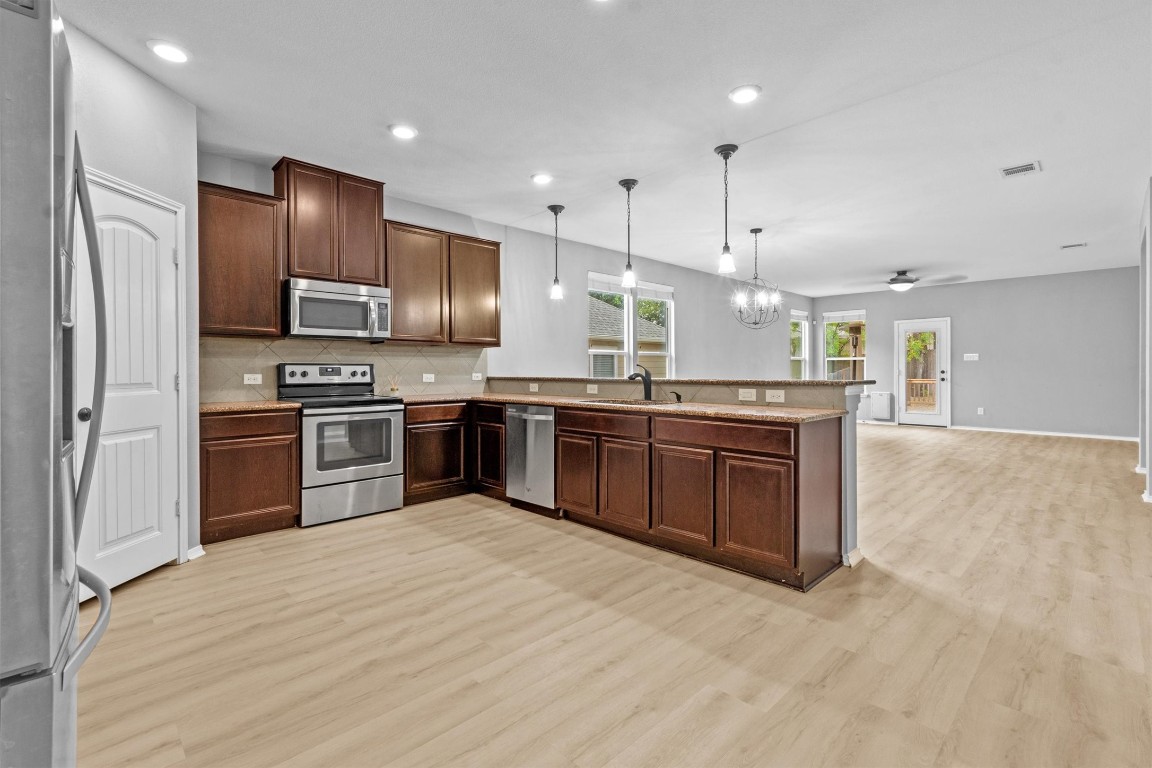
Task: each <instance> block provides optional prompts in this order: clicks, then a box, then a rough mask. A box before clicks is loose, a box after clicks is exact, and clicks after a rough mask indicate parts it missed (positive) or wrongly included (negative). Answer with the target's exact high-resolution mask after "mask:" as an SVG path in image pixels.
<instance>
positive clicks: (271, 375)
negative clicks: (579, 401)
mask: <svg viewBox="0 0 1152 768" xmlns="http://www.w3.org/2000/svg"><path fill="white" fill-rule="evenodd" d="M277 363H329V364H332V363H373V364H374V365H375V368H376V392H377V393H379V394H388V393H389V391H390V387H389V377H395V378H396V379H397V380H398V381H399V384H400V391H399V392H397V393H396V394H399V395H402V396H403V395H439V394H477V393H480V392H483V391H484V381H483V378H486V377H487V371H488V359H487V354H486V353H485V350H483V349H477V348H474V347H457V346H447V345H444V346H408V345H402V344H388V343H384V344H370V343H368V342H364V341H350V340H343V339H335V340H334V339H316V340H313V339H299V338H291V339H289V338H285V339H273V340H271V341H268V340H264V339H245V338H224V337H203V338H201V339H200V402H202V403H223V402H243V401H249V400H275V399H276V364H277ZM246 373H258V374H260V375H261V376H262V377H263V381H262V382H261V383H260V384H245V383H244V374H246ZM426 373H432V374H435V375H436V381H435V383H431V384H425V383H424V381H423V375H424V374H426ZM473 373H479V374H481V375H482V377H483V378H482V380H481V381H473V380H472V374H473Z"/></svg>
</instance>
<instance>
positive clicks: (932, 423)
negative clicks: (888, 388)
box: [896, 317, 952, 427]
mask: <svg viewBox="0 0 1152 768" xmlns="http://www.w3.org/2000/svg"><path fill="white" fill-rule="evenodd" d="M951 326H952V322H951V318H947V317H939V318H932V319H930V320H898V321H896V408H897V410H896V421H897V422H898V423H900V424H921V425H923V426H929V427H949V426H952V398H951V396H950V394H951V384H950V382H951V378H952V377H951V375H950V372H951V346H952V345H951V338H950V336H951Z"/></svg>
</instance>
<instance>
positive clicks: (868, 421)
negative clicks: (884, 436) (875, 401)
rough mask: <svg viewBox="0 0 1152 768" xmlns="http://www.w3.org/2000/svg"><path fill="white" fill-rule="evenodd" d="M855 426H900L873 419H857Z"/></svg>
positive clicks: (892, 422) (891, 422)
mask: <svg viewBox="0 0 1152 768" xmlns="http://www.w3.org/2000/svg"><path fill="white" fill-rule="evenodd" d="M856 423H857V424H877V425H879V426H881V427H898V426H900V425H899V424H897V423H896V422H894V421H876V420H875V419H857V420H856Z"/></svg>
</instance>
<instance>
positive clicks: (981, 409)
mask: <svg viewBox="0 0 1152 768" xmlns="http://www.w3.org/2000/svg"><path fill="white" fill-rule="evenodd" d="M976 415H977V416H983V415H984V409H983V408H977V409H976Z"/></svg>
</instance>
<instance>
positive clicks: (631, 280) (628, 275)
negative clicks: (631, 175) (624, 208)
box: [620, 179, 640, 288]
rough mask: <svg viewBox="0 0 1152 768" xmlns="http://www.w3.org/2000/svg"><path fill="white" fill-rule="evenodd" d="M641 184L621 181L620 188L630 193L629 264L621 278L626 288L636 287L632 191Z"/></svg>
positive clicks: (629, 180) (633, 181)
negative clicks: (633, 261) (633, 265)
mask: <svg viewBox="0 0 1152 768" xmlns="http://www.w3.org/2000/svg"><path fill="white" fill-rule="evenodd" d="M639 183H640V182H638V181H636V179H620V186H622V187H624V190H625V191H626V192H627V193H628V263H626V264H625V265H624V276H623V277H622V278H620V285H622V286H623V287H625V288H635V287H636V273H635V272H633V271H632V190H633V189H635V188H636V185H637V184H639Z"/></svg>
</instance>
